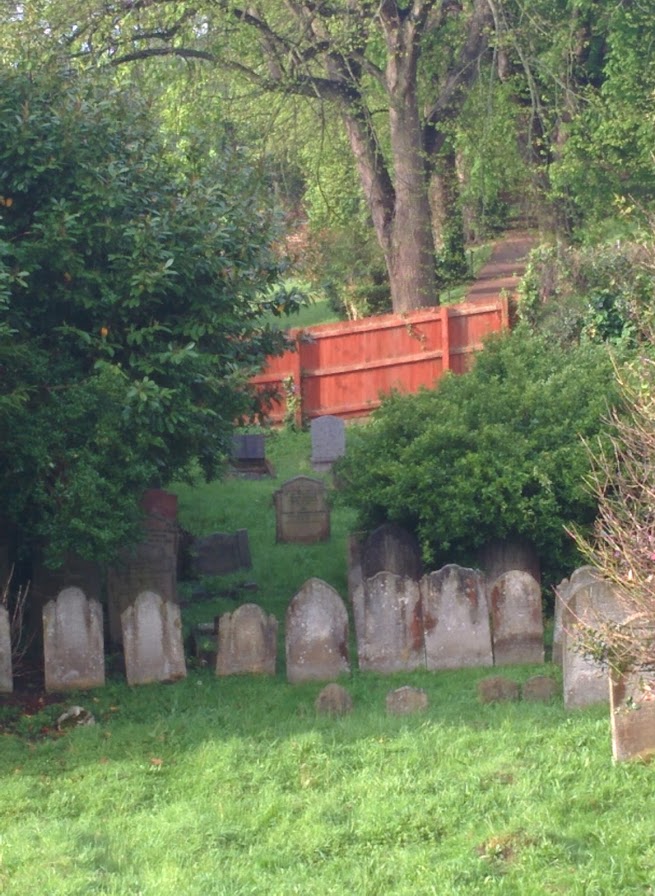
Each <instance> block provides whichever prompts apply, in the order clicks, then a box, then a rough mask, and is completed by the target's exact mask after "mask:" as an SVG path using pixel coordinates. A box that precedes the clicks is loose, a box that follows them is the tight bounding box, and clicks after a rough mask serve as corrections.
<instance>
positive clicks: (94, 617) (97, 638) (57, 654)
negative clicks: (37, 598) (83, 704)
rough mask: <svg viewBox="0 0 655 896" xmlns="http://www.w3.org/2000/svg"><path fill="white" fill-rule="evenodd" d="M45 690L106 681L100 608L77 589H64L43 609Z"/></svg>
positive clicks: (89, 686) (101, 683) (69, 688)
mask: <svg viewBox="0 0 655 896" xmlns="http://www.w3.org/2000/svg"><path fill="white" fill-rule="evenodd" d="M43 656H44V661H45V689H46V691H67V690H82V689H86V688H97V687H102V685H104V683H105V647H104V639H103V631H102V607H101V606H100V603H99V602H98V601H97V600H88V599H87V598H86V596H85V594H84V592H83V591H81V590H80V589H79V588H65V589H64V590H63V591H61V592H60V593H59V595H58V596H57V598H56V600H51V601H48V603H47V604H46V605H45V607H44V608H43Z"/></svg>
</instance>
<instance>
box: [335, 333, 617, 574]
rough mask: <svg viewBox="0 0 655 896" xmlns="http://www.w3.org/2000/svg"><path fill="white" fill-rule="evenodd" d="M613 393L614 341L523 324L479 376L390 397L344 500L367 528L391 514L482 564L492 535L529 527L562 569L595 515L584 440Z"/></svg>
mask: <svg viewBox="0 0 655 896" xmlns="http://www.w3.org/2000/svg"><path fill="white" fill-rule="evenodd" d="M612 401H613V377H612V365H611V363H610V358H609V355H608V353H607V351H606V349H605V348H604V347H599V346H593V345H585V346H582V347H578V348H575V349H569V350H568V351H565V350H564V349H562V348H560V347H558V346H557V345H556V344H553V343H552V341H551V340H549V339H547V338H541V337H538V336H531V335H529V334H528V333H527V332H526V331H525V330H523V329H519V330H517V331H515V332H513V333H512V334H506V335H503V336H502V337H497V338H494V339H492V340H490V341H489V342H488V343H487V345H486V347H485V350H484V351H483V352H482V353H480V354H479V355H478V356H477V358H476V361H475V364H474V367H473V369H472V370H471V371H470V372H469V373H467V374H463V375H460V376H454V375H448V376H446V377H445V378H444V379H443V380H441V381H440V383H439V385H438V386H437V388H435V389H434V390H430V391H428V390H424V391H422V392H421V393H419V394H418V395H415V396H401V395H398V394H395V395H392V396H390V397H388V398H387V399H386V400H385V401H384V403H383V405H382V407H381V408H380V410H379V411H377V412H376V413H375V415H374V417H373V420H372V422H371V423H370V424H368V425H366V426H363V427H362V428H361V431H360V432H359V433H357V434H356V433H355V432H353V434H352V438H351V439H349V446H348V452H347V456H346V457H345V459H343V461H342V462H341V463H340V466H339V472H338V475H339V481H340V482H341V483H342V484H343V488H342V492H341V497H342V500H344V501H345V502H347V503H348V504H349V505H350V506H352V507H353V508H357V511H358V513H359V523H360V525H361V526H362V527H363V528H366V529H370V528H371V527H373V526H375V525H378V524H380V523H381V522H383V521H385V520H391V521H395V522H398V523H400V524H401V525H403V526H406V527H408V528H410V529H412V530H415V531H416V533H417V535H418V536H419V538H420V541H421V544H422V547H423V552H424V555H425V559H426V561H427V562H428V563H430V564H432V565H434V566H439V565H441V564H443V563H446V562H463V563H471V562H472V561H473V559H474V556H475V551H476V549H477V548H478V547H480V546H481V545H482V544H484V543H485V542H487V541H489V540H490V539H492V538H503V537H509V536H522V537H524V538H527V539H529V540H530V541H532V542H533V543H534V545H535V546H536V548H537V550H538V551H539V553H540V556H541V558H542V563H543V566H544V569H545V571H546V573H547V574H548V573H554V572H555V573H557V572H559V573H560V574H561V571H562V570H567V569H570V567H571V565H572V564H573V563H574V562H575V559H576V555H575V549H574V546H573V542H572V540H571V539H570V538H569V536H568V535H567V534H566V532H565V531H564V527H565V526H570V525H571V524H572V523H576V524H578V525H580V526H582V527H584V526H587V525H588V524H590V523H591V522H592V520H593V518H594V512H595V504H594V501H593V500H592V499H591V497H590V496H589V494H588V493H587V491H586V489H585V487H584V483H583V480H584V476H585V474H586V473H587V472H588V470H589V458H588V453H587V450H586V448H585V446H584V445H583V442H582V437H584V438H585V439H587V440H594V439H595V438H596V436H597V435H599V434H600V433H601V432H602V430H603V419H604V416H605V415H606V414H607V411H608V407H609V405H610V404H611V403H612ZM356 435H357V437H355V436H356Z"/></svg>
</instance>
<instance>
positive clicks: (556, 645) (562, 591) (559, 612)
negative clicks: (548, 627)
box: [552, 566, 598, 666]
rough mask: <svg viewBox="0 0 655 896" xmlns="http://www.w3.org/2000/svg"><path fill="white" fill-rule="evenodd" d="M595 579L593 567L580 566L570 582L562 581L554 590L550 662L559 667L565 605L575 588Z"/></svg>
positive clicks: (560, 663) (567, 580)
mask: <svg viewBox="0 0 655 896" xmlns="http://www.w3.org/2000/svg"><path fill="white" fill-rule="evenodd" d="M597 578H598V573H597V571H596V570H595V569H594V567H593V566H581V567H579V568H578V569H576V570H574V572H573V574H572V575H571V578H570V580H569V579H562V581H561V582H560V583H559V585H558V586H557V587H556V588H555V619H554V627H553V655H552V661H553V662H554V663H556V664H557V665H559V666H561V665H562V641H563V631H562V619H563V616H564V610H565V608H566V605H567V604H568V602H569V600H570V599H571V595H572V594H573V592H574V591H575V590H576V588H579V587H580V586H581V585H588V584H589V583H590V582H593V581H595V580H596V579H597Z"/></svg>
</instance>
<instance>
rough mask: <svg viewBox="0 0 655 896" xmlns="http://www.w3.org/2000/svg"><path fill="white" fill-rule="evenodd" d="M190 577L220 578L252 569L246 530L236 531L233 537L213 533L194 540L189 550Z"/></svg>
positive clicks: (221, 533)
mask: <svg viewBox="0 0 655 896" xmlns="http://www.w3.org/2000/svg"><path fill="white" fill-rule="evenodd" d="M190 557H191V576H192V577H193V578H198V577H199V576H222V575H227V574H228V573H231V572H237V571H238V570H240V569H252V559H251V557H250V543H249V541H248V530H247V529H238V530H237V532H236V533H235V534H234V535H228V534H226V533H223V532H214V533H213V534H212V535H207V536H205V537H204V538H194V539H193V542H192V545H191V549H190Z"/></svg>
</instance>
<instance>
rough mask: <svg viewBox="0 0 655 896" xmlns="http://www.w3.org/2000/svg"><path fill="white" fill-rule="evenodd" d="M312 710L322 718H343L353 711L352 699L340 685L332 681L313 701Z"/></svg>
mask: <svg viewBox="0 0 655 896" xmlns="http://www.w3.org/2000/svg"><path fill="white" fill-rule="evenodd" d="M314 709H315V710H316V712H317V713H318V714H319V715H323V716H345V715H348V713H351V712H352V711H353V698H352V697H351V696H350V694H349V693H348V691H347V690H346V689H345V688H344V687H343V686H342V685H340V684H337V683H336V682H335V681H332V682H330V684H326V685H325V687H324V688H323V690H322V691H321V693H320V694H319V695H318V697H317V698H316V700H315V701H314Z"/></svg>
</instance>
